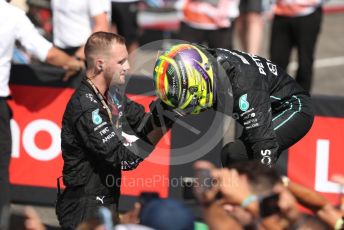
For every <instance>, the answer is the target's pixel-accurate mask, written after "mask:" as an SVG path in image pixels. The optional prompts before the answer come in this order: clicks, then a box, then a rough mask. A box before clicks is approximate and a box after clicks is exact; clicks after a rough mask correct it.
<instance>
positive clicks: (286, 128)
mask: <svg viewBox="0 0 344 230" xmlns="http://www.w3.org/2000/svg"><path fill="white" fill-rule="evenodd" d="M285 105H286V106H285V107H284V109H283V110H279V111H275V112H274V111H273V112H272V125H273V128H274V132H275V133H276V139H277V142H278V145H279V150H278V153H277V154H278V155H277V157H279V156H280V154H281V153H282V152H283V151H284V150H286V149H288V148H289V147H291V146H292V145H294V144H295V143H296V142H298V141H299V140H300V139H301V138H302V137H304V136H305V135H306V134H307V132H308V131H309V130H310V128H311V127H312V124H313V120H314V114H313V106H312V103H311V98H310V97H309V96H306V95H294V96H292V97H291V98H290V100H288V101H286V102H285ZM254 158H256V157H254V156H253V152H252V149H251V148H250V145H249V144H248V143H247V140H246V134H245V131H244V132H243V133H242V135H241V136H240V137H239V139H237V140H236V141H235V142H234V143H229V144H227V145H225V146H224V147H223V149H222V152H221V161H222V165H223V166H227V165H230V164H232V163H236V162H240V161H247V160H252V159H254Z"/></svg>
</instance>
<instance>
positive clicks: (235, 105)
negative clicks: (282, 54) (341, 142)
mask: <svg viewBox="0 0 344 230" xmlns="http://www.w3.org/2000/svg"><path fill="white" fill-rule="evenodd" d="M153 76H154V84H155V91H156V93H157V95H158V96H159V98H160V99H161V100H162V101H163V102H164V103H166V104H167V105H168V106H170V107H173V108H174V111H176V112H178V113H180V114H197V113H199V112H201V111H203V110H206V109H209V108H214V109H215V110H218V111H225V110H226V108H227V109H228V108H230V111H229V112H227V114H228V115H231V116H232V117H234V118H235V119H236V120H237V121H238V122H239V123H240V124H241V125H242V126H243V132H242V135H241V136H240V138H239V139H237V140H236V141H234V142H232V143H225V145H224V147H223V149H222V153H221V155H222V156H221V158H222V164H223V165H227V164H230V163H234V162H236V161H243V160H248V159H250V160H258V161H259V162H261V163H262V164H264V165H266V166H269V167H271V166H272V165H273V164H275V162H276V161H277V159H278V157H279V156H280V154H281V152H282V151H283V150H285V149H287V148H289V147H290V146H292V145H293V144H295V143H296V142H297V141H299V140H300V139H301V138H302V137H303V136H304V135H306V133H307V132H308V131H309V129H310V128H311V126H312V124H313V118H314V115H313V108H312V103H311V98H310V95H309V94H308V92H306V91H305V90H304V89H302V88H301V87H300V86H299V85H298V84H297V83H296V81H295V80H294V79H293V78H292V77H291V76H289V75H288V74H287V73H286V72H285V71H284V70H283V69H281V68H279V67H278V66H277V65H275V64H273V63H271V62H270V61H269V60H267V59H264V58H262V57H258V56H255V55H250V54H247V53H244V52H240V51H236V50H226V49H221V48H217V49H210V48H207V47H204V46H200V45H196V44H178V45H175V46H172V47H171V48H169V49H168V50H166V51H165V52H164V53H163V54H162V55H160V56H159V58H158V60H157V61H156V64H155V69H154V75H153ZM226 97H227V98H230V99H229V100H225V98H226Z"/></svg>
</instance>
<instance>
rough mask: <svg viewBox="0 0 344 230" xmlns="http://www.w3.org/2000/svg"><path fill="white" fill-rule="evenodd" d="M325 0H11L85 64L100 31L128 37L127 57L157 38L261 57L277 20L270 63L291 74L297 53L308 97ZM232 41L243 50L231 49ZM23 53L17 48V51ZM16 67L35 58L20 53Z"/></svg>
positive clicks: (299, 73) (299, 74) (301, 81)
mask: <svg viewBox="0 0 344 230" xmlns="http://www.w3.org/2000/svg"><path fill="white" fill-rule="evenodd" d="M324 2H325V1H324V0H302V1H299V0H293V1H289V0H276V1H272V0H87V1H77V0H73V1H68V0H14V1H12V4H15V5H16V6H19V7H20V8H22V9H23V10H25V11H26V12H27V15H28V16H29V18H30V19H31V20H32V22H33V23H34V24H35V26H36V27H37V28H38V29H39V30H40V32H41V33H42V35H44V37H46V38H47V39H48V40H50V41H52V42H53V44H54V45H55V46H57V47H58V48H60V49H62V50H64V51H65V52H67V53H68V54H70V55H75V56H76V57H77V58H80V59H83V58H84V54H83V45H84V43H85V41H86V39H87V37H88V36H89V35H90V34H91V33H92V32H95V31H100V30H102V31H112V32H115V33H118V34H120V35H122V36H124V37H125V39H126V41H127V48H128V50H129V53H130V52H132V51H133V50H135V49H136V48H138V47H139V46H140V45H143V44H145V43H148V42H151V41H154V40H158V39H164V38H165V39H166V38H173V39H180V40H184V41H189V42H196V43H203V44H205V45H207V46H209V47H212V48H225V49H239V50H242V51H245V52H248V53H251V54H257V55H259V54H260V53H261V46H262V39H263V35H264V32H265V30H264V27H265V24H266V22H267V21H270V20H272V27H271V35H270V42H269V44H270V45H269V54H270V55H269V57H267V58H270V59H271V61H272V62H274V63H276V64H278V65H280V66H281V67H282V68H284V69H286V68H287V66H288V63H289V61H290V56H291V51H292V49H293V48H296V49H297V57H298V62H299V68H298V70H297V73H296V76H295V78H296V80H297V82H298V83H299V84H300V85H301V86H302V87H303V88H305V89H306V90H308V91H310V89H311V85H312V75H313V73H312V65H313V61H314V53H315V47H316V41H317V38H318V35H319V32H320V28H321V21H322V5H323V3H324ZM235 34H237V35H238V38H239V41H240V46H239V47H233V40H234V36H235ZM18 47H20V44H18ZM14 59H15V62H19V63H29V62H30V56H29V55H28V54H27V53H26V52H23V51H22V49H16V50H15V55H14Z"/></svg>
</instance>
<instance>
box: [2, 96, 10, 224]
mask: <svg viewBox="0 0 344 230" xmlns="http://www.w3.org/2000/svg"><path fill="white" fill-rule="evenodd" d="M11 118H12V111H11V109H10V107H9V105H8V104H7V101H6V99H5V98H0V217H1V213H2V210H3V209H4V208H5V207H7V206H9V204H10V183H9V173H8V170H9V164H10V159H11V148H12V137H11V128H10V120H11Z"/></svg>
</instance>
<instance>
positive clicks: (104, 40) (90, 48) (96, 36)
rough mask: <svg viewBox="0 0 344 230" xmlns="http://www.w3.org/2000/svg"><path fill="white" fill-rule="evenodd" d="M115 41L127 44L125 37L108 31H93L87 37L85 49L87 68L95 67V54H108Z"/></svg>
mask: <svg viewBox="0 0 344 230" xmlns="http://www.w3.org/2000/svg"><path fill="white" fill-rule="evenodd" d="M115 43H118V44H124V45H125V39H124V37H122V36H121V35H118V34H114V33H108V32H95V33H93V34H92V35H91V36H90V37H89V38H88V39H87V42H86V45H85V50H84V52H85V57H86V63H87V68H93V64H94V63H93V62H94V56H95V55H106V54H107V53H108V51H109V50H110V49H111V47H112V46H113V45H114V44H115Z"/></svg>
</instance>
